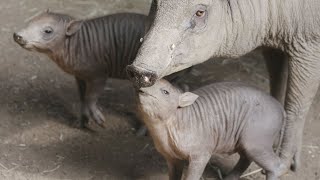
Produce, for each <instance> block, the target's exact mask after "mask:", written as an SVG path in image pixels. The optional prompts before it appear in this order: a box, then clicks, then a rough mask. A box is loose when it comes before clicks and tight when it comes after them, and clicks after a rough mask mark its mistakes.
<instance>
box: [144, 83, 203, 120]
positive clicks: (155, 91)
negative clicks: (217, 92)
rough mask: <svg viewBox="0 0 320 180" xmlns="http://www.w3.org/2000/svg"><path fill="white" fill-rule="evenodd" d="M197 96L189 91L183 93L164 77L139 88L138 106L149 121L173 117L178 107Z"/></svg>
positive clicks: (188, 103)
mask: <svg viewBox="0 0 320 180" xmlns="http://www.w3.org/2000/svg"><path fill="white" fill-rule="evenodd" d="M198 97H199V96H198V95H196V94H194V93H191V92H185V93H183V92H182V91H181V90H180V89H178V88H176V87H174V86H173V85H171V84H170V83H169V82H168V81H166V80H164V79H162V80H160V81H157V82H156V83H155V84H154V85H153V86H151V87H146V88H141V89H140V90H139V101H140V108H141V109H142V111H143V112H144V113H146V114H147V116H148V117H150V119H151V121H156V120H166V119H169V118H171V117H174V116H175V113H176V111H177V110H178V109H179V108H183V107H187V106H190V105H192V104H193V103H194V102H195V101H196V99H197V98H198Z"/></svg>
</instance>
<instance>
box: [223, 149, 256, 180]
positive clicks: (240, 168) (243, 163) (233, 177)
mask: <svg viewBox="0 0 320 180" xmlns="http://www.w3.org/2000/svg"><path fill="white" fill-rule="evenodd" d="M250 164H251V161H250V160H249V159H248V158H247V157H246V156H245V155H244V154H243V153H240V159H239V161H238V163H237V164H236V166H235V167H234V168H233V169H232V171H231V172H230V173H229V174H228V175H227V176H226V177H225V178H224V180H238V179H240V176H241V174H242V173H243V172H244V171H245V170H246V169H247V168H248V167H249V166H250Z"/></svg>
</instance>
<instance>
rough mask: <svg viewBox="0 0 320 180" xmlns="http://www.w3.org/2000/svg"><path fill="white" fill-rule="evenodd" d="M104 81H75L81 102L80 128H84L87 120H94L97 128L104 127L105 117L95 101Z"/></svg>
mask: <svg viewBox="0 0 320 180" xmlns="http://www.w3.org/2000/svg"><path fill="white" fill-rule="evenodd" d="M105 82H106V80H105V79H102V78H101V79H94V80H87V81H84V80H80V79H77V84H78V89H79V94H80V100H81V113H82V114H81V121H80V126H81V127H85V126H86V125H87V124H88V120H94V121H95V122H96V123H97V124H98V125H99V126H101V127H104V125H103V123H104V121H105V117H104V115H103V114H102V112H101V111H100V110H99V108H98V106H97V101H98V98H99V96H100V95H101V93H102V92H103V88H104V86H105Z"/></svg>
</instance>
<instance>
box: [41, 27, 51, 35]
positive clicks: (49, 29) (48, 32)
mask: <svg viewBox="0 0 320 180" xmlns="http://www.w3.org/2000/svg"><path fill="white" fill-rule="evenodd" d="M43 32H44V33H46V34H51V33H52V32H53V29H52V28H50V27H47V28H46V29H44V31H43Z"/></svg>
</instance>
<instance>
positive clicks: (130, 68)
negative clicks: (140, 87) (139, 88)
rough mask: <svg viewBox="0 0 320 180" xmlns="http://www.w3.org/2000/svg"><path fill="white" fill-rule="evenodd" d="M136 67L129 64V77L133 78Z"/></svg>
mask: <svg viewBox="0 0 320 180" xmlns="http://www.w3.org/2000/svg"><path fill="white" fill-rule="evenodd" d="M134 72H135V71H134V69H133V67H132V66H127V74H128V77H129V79H133V78H134V77H135V73H134Z"/></svg>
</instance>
